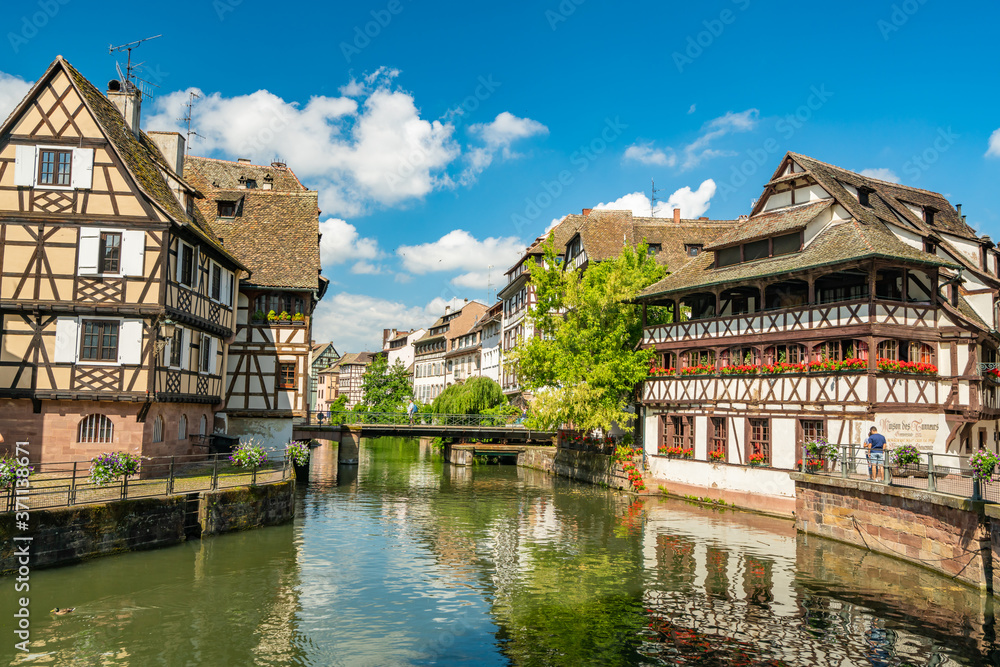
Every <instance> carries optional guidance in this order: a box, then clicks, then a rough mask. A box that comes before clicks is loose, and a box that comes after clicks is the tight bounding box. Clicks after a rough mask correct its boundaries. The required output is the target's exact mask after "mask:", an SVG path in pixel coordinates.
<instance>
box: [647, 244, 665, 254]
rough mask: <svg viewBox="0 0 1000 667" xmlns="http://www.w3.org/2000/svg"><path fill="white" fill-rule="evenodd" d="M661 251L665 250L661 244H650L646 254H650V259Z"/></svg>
mask: <svg viewBox="0 0 1000 667" xmlns="http://www.w3.org/2000/svg"><path fill="white" fill-rule="evenodd" d="M661 250H663V246H661V245H660V244H659V243H650V244H649V245H647V246H646V254H648V255H649V256H650V257H652V256H653V255H656V254H658V253H659V252H660V251H661Z"/></svg>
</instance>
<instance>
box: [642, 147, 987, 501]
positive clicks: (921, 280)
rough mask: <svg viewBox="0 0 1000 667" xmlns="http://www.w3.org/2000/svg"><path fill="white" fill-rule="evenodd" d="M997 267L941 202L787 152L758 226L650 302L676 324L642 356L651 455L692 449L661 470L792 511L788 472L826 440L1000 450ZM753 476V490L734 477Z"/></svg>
mask: <svg viewBox="0 0 1000 667" xmlns="http://www.w3.org/2000/svg"><path fill="white" fill-rule="evenodd" d="M998 259H1000V257H998V254H997V251H996V249H995V248H994V246H993V244H992V242H990V240H989V238H988V237H978V236H977V235H976V234H975V233H974V232H973V230H972V229H971V228H970V227H969V226H968V225H967V224H966V223H965V219H964V217H963V216H962V215H961V213H960V211H959V210H958V209H956V208H955V207H953V206H952V205H951V204H950V203H949V202H948V201H947V200H946V199H945V198H944V197H943V196H941V195H940V194H937V193H934V192H929V191H926V190H920V189H917V188H910V187H906V186H902V185H897V184H893V183H886V182H883V181H878V180H875V179H870V178H866V177H863V176H861V175H859V174H856V173H852V172H849V171H847V170H844V169H840V168H837V167H834V166H832V165H829V164H826V163H823V162H819V161H818V160H814V159H812V158H809V157H807V156H804V155H799V154H795V153H789V154H787V155H786V156H785V157H784V159H783V160H782V161H781V163H780V165H779V166H778V169H777V170H776V171H775V173H774V175H773V176H772V178H771V180H770V182H769V183H768V184H767V186H766V187H765V190H764V192H763V194H762V196H761V198H760V199H759V200H758V201H757V204H756V205H755V207H754V209H753V211H752V212H751V215H750V216H749V217H748V218H745V219H743V220H741V222H740V224H738V225H737V226H736V227H735V228H734V229H733V230H732V231H731V232H729V233H728V234H726V235H724V236H722V237H720V238H718V239H716V240H715V241H714V242H713V243H710V244H707V245H706V246H705V252H704V253H702V254H701V255H699V256H698V257H697V258H695V259H694V260H693V261H692V262H690V263H689V264H687V265H686V266H684V267H682V268H681V269H680V270H679V271H677V272H676V273H674V274H672V275H670V276H668V277H667V278H665V279H664V280H662V281H660V282H659V283H657V284H655V285H653V286H651V287H650V288H648V289H647V290H645V292H644V293H643V295H641V297H640V301H642V302H643V303H646V304H650V305H657V306H665V307H666V308H667V309H668V311H669V312H671V313H672V316H673V323H672V324H665V325H658V326H650V327H648V328H647V329H646V331H645V336H644V340H643V345H644V346H646V347H651V348H654V349H655V350H656V351H657V354H658V358H657V363H656V368H655V369H654V371H653V375H654V377H651V378H650V379H649V380H648V381H647V382H646V383H645V384H644V386H643V387H642V393H641V395H642V403H643V405H644V409H645V415H646V417H645V423H644V441H645V447H646V451H647V452H649V453H651V454H655V453H656V452H657V450H658V449H659V448H660V447H664V446H668V447H669V446H679V447H683V448H692V449H693V450H694V461H693V462H686V461H685V462H681V461H665V460H657V461H654V463H655V466H654V467H657V466H658V467H659V469H660V470H661V472H663V474H664V475H665V478H666V479H677V480H678V481H680V480H681V479H684V480H687V481H691V480H695V479H697V480H701V481H702V482H704V483H705V485H718V486H722V487H724V488H725V486H726V485H727V484H729V485H736V486H737V487H739V486H740V485H741V484H742V485H743V488H735V489H733V490H742V491H758V492H763V493H768V494H770V495H775V496H785V497H789V496H790V495H792V494H793V488H792V486H791V483H790V482H789V481H788V479H787V475H782V474H778V475H775V474H774V472H775V471H780V470H787V469H790V468H792V467H794V466H795V464H796V461H797V459H798V458H801V455H800V454H799V451H800V446H801V443H802V442H803V441H804V440H808V439H811V438H814V437H816V436H822V437H825V438H826V439H828V440H829V441H831V442H833V443H835V444H854V445H860V444H861V443H862V441H863V440H864V437H865V436H866V434H867V429H868V427H869V426H871V425H875V426H877V427H878V428H879V430H880V431H881V432H882V433H883V434H884V435H885V436H886V437H887V438H888V440H889V442H890V444H892V445H900V444H913V445H915V446H917V447H918V448H919V449H922V450H928V451H934V452H952V453H958V454H969V453H971V451H973V450H974V449H975V448H978V447H984V448H986V449H991V450H994V451H995V450H996V442H997V437H998V435H1000V432H998V430H997V427H996V424H997V418H998V417H1000V403H998V392H997V386H996V384H995V383H994V382H991V381H990V380H989V379H987V378H986V377H984V375H985V374H984V372H983V366H982V364H983V363H987V364H990V363H995V362H996V361H997V345H998V337H997V334H996V333H995V332H996V329H997V324H998V323H997V321H996V314H995V309H994V303H995V300H996V296H997V293H998V291H1000V278H998V276H1000V264H998ZM713 452H716V453H715V454H714V455H713ZM713 457H717V458H718V461H716V463H717V465H716V466H715V467H713V466H712V465H711V461H713V460H714V458H713ZM698 462H702V463H701V464H699V463H698ZM750 463H758V464H760V469H759V470H753V471H751V472H752V473H753V474H755V475H757V477H758V478H759V479H757V481H754V482H752V483H751V482H750V481H748V480H751V477H748V476H746V475H744V473H743V472H741V471H740V469H735V468H734V469H730V468H728V467H727V466H737V467H743V466H747V465H748V464H750ZM699 465H701V466H703V468H698V466H699ZM692 466H693V467H692ZM682 468H683V470H682ZM737 479H739V480H743V481H740V482H735V481H734V480H737ZM754 484H756V485H758V486H757V487H756V488H754Z"/></svg>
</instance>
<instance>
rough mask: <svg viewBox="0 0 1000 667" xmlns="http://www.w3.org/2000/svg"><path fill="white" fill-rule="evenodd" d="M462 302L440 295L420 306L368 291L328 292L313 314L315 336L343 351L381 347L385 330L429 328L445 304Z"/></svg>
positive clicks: (371, 349)
mask: <svg viewBox="0 0 1000 667" xmlns="http://www.w3.org/2000/svg"><path fill="white" fill-rule="evenodd" d="M461 303H462V300H461V299H451V300H450V301H446V300H445V299H443V298H441V297H437V298H435V299H434V300H432V301H431V302H430V303H428V304H427V305H426V306H423V307H420V306H407V305H406V304H403V303H400V302H398V301H390V300H388V299H380V298H378V297H373V296H367V295H364V294H349V293H347V292H340V293H339V294H334V295H327V296H326V297H325V298H324V299H323V300H322V301H320V302H319V305H318V306H317V307H316V312H315V313H314V315H313V339H314V340H317V341H332V342H333V344H334V347H336V348H337V350H338V351H339V352H340V353H341V354H344V353H346V352H360V351H362V350H367V351H369V352H371V351H375V350H380V349H382V329H390V328H396V329H415V328H420V327H427V326H428V325H430V324H431V323H432V322H433V321H434V320H435V319H437V318H438V317H440V316H441V315H443V314H444V307H445V305H452V306H453V307H454V306H457V305H460V304H461Z"/></svg>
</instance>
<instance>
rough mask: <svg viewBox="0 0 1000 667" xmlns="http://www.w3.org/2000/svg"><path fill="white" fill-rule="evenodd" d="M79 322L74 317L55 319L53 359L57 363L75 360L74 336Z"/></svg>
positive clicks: (68, 362)
mask: <svg viewBox="0 0 1000 667" xmlns="http://www.w3.org/2000/svg"><path fill="white" fill-rule="evenodd" d="M79 326H80V323H79V322H77V319H76V318H75V317H60V318H57V319H56V353H55V358H54V359H53V361H55V363H57V364H72V363H75V362H76V337H77V330H78V329H79Z"/></svg>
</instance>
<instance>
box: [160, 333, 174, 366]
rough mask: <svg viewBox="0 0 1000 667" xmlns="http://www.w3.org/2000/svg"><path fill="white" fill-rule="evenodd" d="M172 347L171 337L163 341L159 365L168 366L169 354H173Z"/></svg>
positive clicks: (172, 340)
mask: <svg viewBox="0 0 1000 667" xmlns="http://www.w3.org/2000/svg"><path fill="white" fill-rule="evenodd" d="M173 348H174V339H173V338H168V339H167V342H166V343H164V345H163V358H162V359H160V365H161V366H169V365H170V355H172V354H173Z"/></svg>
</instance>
